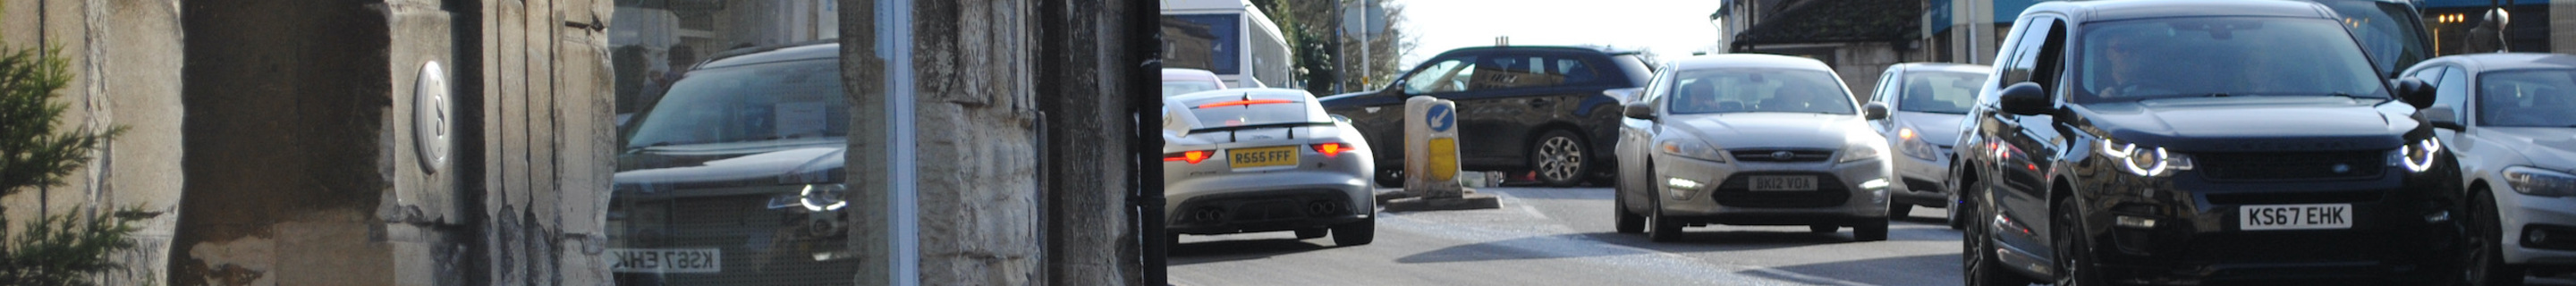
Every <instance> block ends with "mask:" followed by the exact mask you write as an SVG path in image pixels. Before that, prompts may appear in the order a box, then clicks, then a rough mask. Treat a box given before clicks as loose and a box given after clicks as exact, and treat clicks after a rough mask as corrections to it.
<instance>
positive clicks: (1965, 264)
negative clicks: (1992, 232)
mask: <svg viewBox="0 0 2576 286" xmlns="http://www.w3.org/2000/svg"><path fill="white" fill-rule="evenodd" d="M1984 187H1985V186H1984V184H1982V183H1980V184H1976V185H1973V186H1970V187H1969V188H1967V189H1969V190H1984ZM1962 212H1965V213H1967V214H1968V217H1969V218H1970V219H1969V220H1977V219H1979V218H1983V217H1986V213H1987V212H1986V210H1985V206H1982V205H1971V208H1967V209H1966V210H1964V211H1962ZM1969 226H1971V227H1969V228H1967V229H1966V231H1965V233H1964V235H1963V236H1964V237H1961V238H1960V239H1959V248H1960V251H1959V252H1960V253H1959V260H1960V261H1959V267H1960V273H1961V274H1962V275H1959V276H1960V278H1965V279H1963V280H1966V282H1967V283H1966V284H1967V285H1968V286H2024V285H2030V284H2031V282H2032V281H2031V280H2030V277H2023V276H2021V274H2019V273H2013V272H2012V270H2010V269H2006V268H2004V265H2003V263H2001V262H1998V261H1995V246H1994V241H1993V239H1990V238H1987V237H1986V235H1987V234H1986V231H1989V230H1988V229H1987V228H1988V227H1986V226H1984V225H1973V224H1971V225H1969Z"/></svg>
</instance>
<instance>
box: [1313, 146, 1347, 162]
mask: <svg viewBox="0 0 2576 286" xmlns="http://www.w3.org/2000/svg"><path fill="white" fill-rule="evenodd" d="M1350 151H1351V146H1350V145H1346V144H1342V143H1323V144H1315V153H1318V154H1324V158H1332V157H1333V155H1340V154H1342V152H1350Z"/></svg>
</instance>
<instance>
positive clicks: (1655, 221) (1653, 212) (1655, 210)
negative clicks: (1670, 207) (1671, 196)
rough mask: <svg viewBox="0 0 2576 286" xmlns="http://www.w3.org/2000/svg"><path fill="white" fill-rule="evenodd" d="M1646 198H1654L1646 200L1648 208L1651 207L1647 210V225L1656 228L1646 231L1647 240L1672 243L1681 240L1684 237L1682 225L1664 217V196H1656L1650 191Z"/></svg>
mask: <svg viewBox="0 0 2576 286" xmlns="http://www.w3.org/2000/svg"><path fill="white" fill-rule="evenodd" d="M1646 197H1648V198H1653V199H1648V200H1646V202H1647V206H1648V207H1649V208H1648V209H1647V210H1646V211H1647V213H1648V215H1647V217H1646V224H1648V225H1651V226H1653V227H1654V228H1650V229H1647V230H1646V240H1648V241H1654V242H1671V241H1674V240H1680V239H1681V236H1682V223H1681V222H1678V221H1673V219H1672V218H1670V217H1665V216H1664V196H1663V194H1656V193H1654V192H1652V191H1649V192H1647V194H1646Z"/></svg>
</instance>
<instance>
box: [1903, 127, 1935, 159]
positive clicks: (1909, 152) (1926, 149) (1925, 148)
mask: <svg viewBox="0 0 2576 286" xmlns="http://www.w3.org/2000/svg"><path fill="white" fill-rule="evenodd" d="M1896 142H1897V143H1896V144H1897V146H1896V147H1897V148H1902V149H1897V150H1898V151H1900V152H1905V156H1909V157H1914V158H1915V159H1923V160H1924V161H1940V160H1941V159H1939V158H1937V156H1940V154H1941V148H1934V147H1932V143H1930V142H1923V135H1922V134H1918V133H1915V132H1914V128H1913V127H1906V128H1900V129H1896Z"/></svg>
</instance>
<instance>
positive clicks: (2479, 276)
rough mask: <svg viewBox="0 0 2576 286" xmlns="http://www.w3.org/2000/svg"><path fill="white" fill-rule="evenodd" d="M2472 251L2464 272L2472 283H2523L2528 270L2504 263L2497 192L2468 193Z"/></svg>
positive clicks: (2480, 189) (2502, 230)
mask: <svg viewBox="0 0 2576 286" xmlns="http://www.w3.org/2000/svg"><path fill="white" fill-rule="evenodd" d="M2468 215H2469V229H2470V230H2471V231H2473V232H2472V233H2470V235H2475V236H2473V237H2471V238H2470V239H2469V246H2470V247H2471V248H2470V251H2469V255H2466V257H2467V259H2465V260H2467V261H2464V262H2467V263H2464V264H2463V266H2465V267H2463V268H2462V271H2464V272H2466V273H2463V274H2466V276H2468V278H2469V285H2481V286H2485V285H2522V276H2523V274H2525V273H2526V272H2527V271H2524V269H2523V268H2522V267H2520V266H2514V265H2511V264H2505V262H2504V243H2503V241H2504V240H2503V239H2504V227H2503V224H2502V223H2500V220H2499V219H2498V218H2497V217H2496V216H2497V215H2496V203H2495V194H2494V193H2492V192H2490V191H2488V190H2486V189H2485V188H2479V189H2478V190H2476V191H2473V192H2471V193H2470V194H2469V213H2468Z"/></svg>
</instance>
